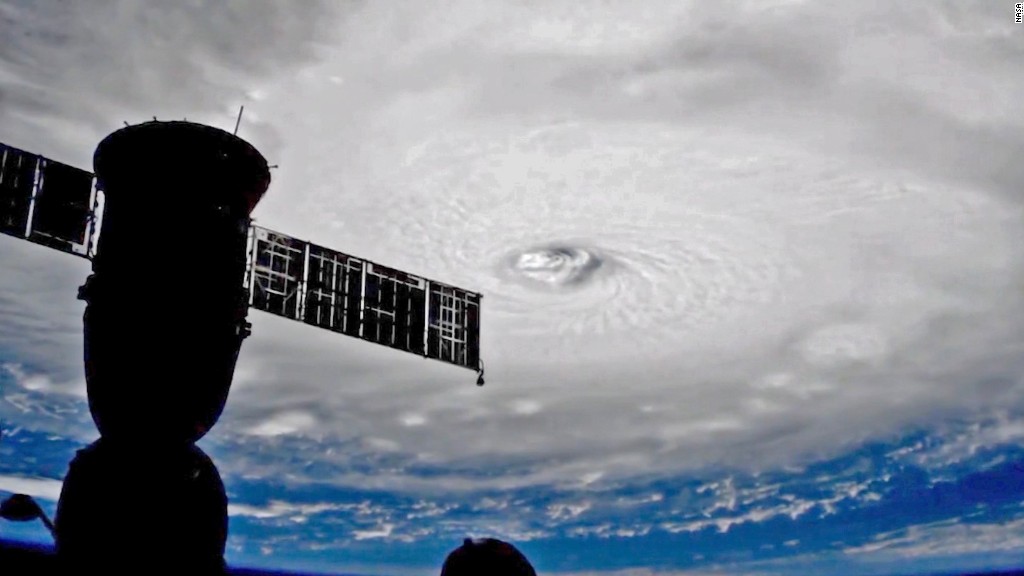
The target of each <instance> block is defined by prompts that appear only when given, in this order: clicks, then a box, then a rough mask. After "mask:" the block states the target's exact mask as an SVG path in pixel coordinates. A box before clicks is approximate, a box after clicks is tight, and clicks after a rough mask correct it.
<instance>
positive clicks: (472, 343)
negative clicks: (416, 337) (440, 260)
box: [427, 282, 480, 369]
mask: <svg viewBox="0 0 1024 576" xmlns="http://www.w3.org/2000/svg"><path fill="white" fill-rule="evenodd" d="M428 318H429V325H428V330H427V357H429V358H434V359H436V360H441V361H443V362H450V363H452V364H457V365H459V366H464V367H466V368H473V369H476V368H477V367H478V364H479V363H480V295H479V294H477V293H475V292H469V291H467V290H463V289H461V288H456V287H455V286H449V285H447V284H441V283H439V282H431V283H430V308H429V311H428Z"/></svg>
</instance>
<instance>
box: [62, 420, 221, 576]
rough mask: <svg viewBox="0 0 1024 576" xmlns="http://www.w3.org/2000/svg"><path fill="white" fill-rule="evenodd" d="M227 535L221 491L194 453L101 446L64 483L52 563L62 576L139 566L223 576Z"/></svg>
mask: <svg viewBox="0 0 1024 576" xmlns="http://www.w3.org/2000/svg"><path fill="white" fill-rule="evenodd" d="M227 528H228V510H227V496H226V495H225V491H224V484H223V482H222V481H221V477H220V474H219V473H218V472H217V468H216V466H214V464H213V461H212V460H210V458H209V457H208V456H207V455H206V454H204V453H203V451H202V450H200V449H199V448H197V447H196V446H195V445H185V446H181V447H178V448H166V449H163V450H155V451H140V450H138V449H132V448H131V447H129V446H119V445H117V444H112V443H111V442H109V441H108V440H104V439H101V440H98V441H96V442H94V443H93V444H91V445H89V446H88V447H86V448H83V449H81V450H79V451H78V453H77V455H76V456H75V458H74V459H73V460H72V461H71V464H70V466H69V470H68V474H67V477H66V478H65V479H64V488H63V490H62V491H61V495H60V501H59V503H58V505H57V521H56V529H55V537H56V544H57V557H58V561H59V563H60V565H61V568H62V569H63V570H62V572H64V573H66V574H94V573H101V574H102V573H126V574H127V573H131V572H132V571H131V569H132V568H139V564H140V563H142V564H144V565H151V566H152V565H156V566H159V567H161V568H162V569H163V568H170V569H171V570H172V571H175V570H183V572H180V573H188V574H222V573H223V572H224V570H225V566H224V547H225V544H226V540H227ZM162 571H163V570H162Z"/></svg>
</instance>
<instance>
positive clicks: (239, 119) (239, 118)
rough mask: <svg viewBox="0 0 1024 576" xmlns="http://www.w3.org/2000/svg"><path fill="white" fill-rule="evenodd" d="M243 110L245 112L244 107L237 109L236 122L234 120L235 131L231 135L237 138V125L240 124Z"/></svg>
mask: <svg viewBox="0 0 1024 576" xmlns="http://www.w3.org/2000/svg"><path fill="white" fill-rule="evenodd" d="M243 110H245V106H244V105H242V106H239V107H238V120H235V131H234V132H233V134H234V135H235V136H238V125H239V124H241V123H242V111H243Z"/></svg>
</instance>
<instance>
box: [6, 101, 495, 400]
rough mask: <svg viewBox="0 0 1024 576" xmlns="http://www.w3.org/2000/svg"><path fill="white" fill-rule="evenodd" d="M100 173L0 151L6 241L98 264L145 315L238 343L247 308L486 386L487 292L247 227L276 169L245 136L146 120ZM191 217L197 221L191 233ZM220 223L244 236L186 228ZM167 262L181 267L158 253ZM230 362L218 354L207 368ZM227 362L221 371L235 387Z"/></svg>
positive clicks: (105, 278) (127, 131) (104, 145)
mask: <svg viewBox="0 0 1024 576" xmlns="http://www.w3.org/2000/svg"><path fill="white" fill-rule="evenodd" d="M211 147H212V148H213V149H206V148H211ZM211 163H212V164H211ZM214 164H216V165H214ZM94 169H95V170H96V175H95V176H94V175H93V174H92V173H90V172H88V171H86V170H81V169H79V168H75V167H72V166H69V165H66V164H62V163H60V162H57V161H54V160H51V159H49V158H44V157H42V156H39V155H36V154H32V153H29V152H26V151H24V150H20V149H18V148H15V147H12V146H8V145H5V144H0V232H3V233H5V234H8V235H11V236H15V237H17V238H22V239H25V240H29V241H31V242H34V243H37V244H42V245H44V246H48V247H50V248H53V249H56V250H60V251H61V252H66V253H68V254H73V255H76V256H80V257H84V258H87V259H89V260H91V261H92V262H93V270H94V272H95V274H94V276H95V280H97V282H96V283H98V282H99V281H102V283H103V284H106V285H107V286H108V287H114V288H113V291H108V292H103V291H100V292H103V293H105V294H110V296H109V297H110V298H114V297H117V298H121V299H124V298H133V299H136V300H137V301H138V303H139V304H140V306H142V307H141V308H140V312H141V311H142V310H144V309H146V308H147V307H149V308H150V309H153V310H157V309H160V310H162V312H163V313H164V314H167V313H182V314H196V313H206V314H214V315H216V314H225V313H230V314H234V316H235V319H236V320H238V331H239V332H241V336H242V337H243V338H244V337H245V336H247V335H248V331H249V329H250V324H249V323H248V322H246V321H245V316H246V311H247V308H248V307H253V308H256V309H258V310H263V311H265V312H269V313H271V314H275V315H277V316H283V317H285V318H290V319H292V320H297V321H300V322H304V323H306V324H309V325H311V326H316V327H319V328H324V329H327V330H330V331H332V332H338V333H341V334H345V335H347V336H353V337H356V338H361V339H363V340H367V341H369V342H373V343H377V344H381V345H384V346H388V347H390V348H394V349H397V350H404V351H406V352H411V353H414V354H418V355H421V356H423V357H425V358H432V359H434V360H439V361H442V362H446V363H449V364H454V365H456V366H460V367H463V368H469V369H471V370H475V371H477V372H478V380H477V384H480V385H482V384H483V363H482V361H481V358H480V306H481V295H480V294H479V293H475V292H471V291H469V290H464V289H462V288H458V287H456V286H452V285H449V284H445V283H442V282H438V281H436V280H431V279H428V278H425V277H422V276H417V275H414V274H410V273H407V272H403V271H401V270H396V269H394V268H390V267H387V266H383V265H381V264H378V263H376V262H372V261H370V260H367V259H366V258H359V257H356V256H352V255H349V254H345V253H342V252H338V251H336V250H332V249H330V248H326V247H323V246H319V245H316V244H313V243H311V242H306V241H304V240H299V239H297V238H294V237H292V236H288V235H286V234H282V233H279V232H275V231H272V230H268V229H266V228H263V227H260V226H255V225H253V224H252V221H251V219H250V218H249V213H250V212H251V211H252V209H253V208H255V206H256V203H257V202H258V201H259V200H260V198H261V197H262V195H263V193H264V191H265V190H266V188H267V186H269V184H270V172H269V169H268V167H267V163H266V160H265V159H264V158H263V156H262V155H260V154H259V152H258V151H256V149H255V148H253V147H252V146H251V145H250V144H248V143H247V142H245V141H244V140H242V139H241V138H238V137H237V136H235V135H233V134H231V133H229V132H226V131H223V130H220V129H218V128H213V127H210V126H204V125H201V124H196V123H192V122H178V121H170V122H161V121H153V122H145V123H142V124H137V125H132V126H127V127H125V128H123V129H121V130H118V131H116V132H114V133H112V134H111V135H109V136H108V137H107V138H105V139H104V140H103V141H102V142H101V143H100V145H99V146H98V147H97V149H96V154H95V157H94ZM228 174H230V177H227V176H224V175H228ZM218 178H221V181H218ZM246 179H248V180H246ZM140 191H142V192H143V193H140ZM233 204H238V205H237V206H235V205H233ZM196 207H199V208H198V209H197V208H196ZM210 208H212V209H210ZM185 213H187V214H188V216H189V218H188V219H190V220H191V222H190V223H189V224H188V226H186V227H184V229H183V228H182V227H181V226H180V223H181V218H180V216H181V215H182V214H185ZM218 218H227V219H232V222H233V225H237V226H236V227H235V228H234V229H235V230H236V231H238V232H239V233H238V234H231V233H229V232H224V230H226V228H224V227H217V226H213V225H212V224H211V226H209V227H208V228H209V229H210V230H214V229H216V230H221V232H218V233H217V234H213V235H210V234H206V235H204V234H196V235H193V234H192V230H190V229H189V226H191V227H196V226H199V227H200V228H202V227H203V226H204V222H205V221H207V220H211V221H212V220H216V219H218ZM238 227H241V229H240V230H238ZM228 228H231V227H230V226H229V227H228ZM218 235H219V237H218ZM143 238H144V239H145V241H144V242H143V243H142V244H140V243H139V242H140V239H143ZM239 242H243V243H244V246H243V245H239ZM218 251H226V252H230V253H231V254H245V258H246V260H245V261H238V258H237V257H236V258H235V260H234V264H235V265H234V266H224V265H223V262H225V260H224V258H225V256H224V255H221V256H220V257H219V258H218V257H212V255H211V254H212V253H216V252H218ZM169 253H174V254H177V255H178V262H176V263H173V264H169V263H168V262H165V261H157V260H154V258H152V257H151V255H152V254H161V255H162V254H169ZM228 259H229V260H230V259H231V258H228ZM93 279H94V278H92V277H91V278H90V280H93ZM139 280H142V281H143V282H150V283H151V284H145V283H144V284H140V282H139ZM152 282H156V283H155V284H152ZM94 284H95V283H94V282H92V281H90V282H87V283H86V285H85V286H83V288H82V297H83V299H87V300H88V297H89V294H90V293H93V294H96V293H98V292H96V286H95V285H94ZM233 284H237V286H238V288H239V290H238V291H237V292H236V291H232V290H227V291H226V292H223V293H218V292H217V291H216V290H214V291H213V293H211V294H210V297H209V299H208V300H207V304H208V305H201V306H200V307H199V308H200V309H192V310H171V311H168V310H167V307H168V306H170V307H172V308H173V307H174V301H175V297H174V293H175V291H178V290H200V291H202V290H204V289H207V288H208V287H210V286H222V285H228V286H231V285H233ZM115 293H116V294H115ZM239 298H240V299H241V300H242V304H241V306H240V305H239V302H238V299H239ZM189 301H190V302H192V300H191V299H190V300H189ZM193 306H194V304H193ZM99 308H100V309H101V308H102V307H99ZM154 316H155V315H154ZM106 320H109V319H105V321H106ZM135 321H136V322H137V321H138V320H137V319H136V320H135ZM154 322H157V324H159V323H158V321H155V320H154ZM86 324H87V326H86V330H87V331H88V330H89V329H90V328H89V322H88V321H87V322H86ZM93 324H94V325H96V323H95V322H94V323H93ZM153 329H154V330H158V329H159V325H157V326H154V328H153ZM95 352H98V353H101V354H102V353H103V352H104V351H94V353H95ZM114 352H116V351H112V353H114ZM87 354H88V351H87ZM224 358H225V356H224V355H222V354H221V355H217V354H213V353H211V354H210V356H209V361H210V362H213V363H214V364H216V363H217V362H220V363H221V364H223V363H224V360H223V359H224ZM87 364H88V363H87ZM230 364H231V365H230V366H226V365H222V366H221V368H220V369H221V371H222V373H223V371H224V370H227V371H228V373H229V375H228V378H230V372H233V370H234V362H233V361H232V362H230ZM104 365H105V366H106V365H107V364H104ZM89 369H90V367H89V366H88V365H87V366H86V371H87V372H88V371H89ZM100 401H102V400H100Z"/></svg>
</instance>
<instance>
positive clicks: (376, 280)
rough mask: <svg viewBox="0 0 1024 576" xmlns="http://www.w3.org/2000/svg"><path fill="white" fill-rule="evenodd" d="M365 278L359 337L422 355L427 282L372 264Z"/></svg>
mask: <svg viewBox="0 0 1024 576" xmlns="http://www.w3.org/2000/svg"><path fill="white" fill-rule="evenodd" d="M365 276H366V278H365V282H364V286H365V289H364V293H363V302H364V308H363V333H362V337H363V338H365V339H366V340H370V341H371V342H377V343H378V344H384V345H385V346H390V347H392V348H398V349H399V350H405V351H406V352H414V353H416V354H423V346H424V333H423V328H424V316H425V312H426V310H425V308H424V304H425V302H426V294H427V291H426V288H427V280H426V279H424V278H420V277H418V276H413V275H411V274H406V273H405V272H402V271H400V270H394V269H392V268H387V267H384V266H381V265H379V264H373V263H369V264H367V268H366V275H365Z"/></svg>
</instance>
